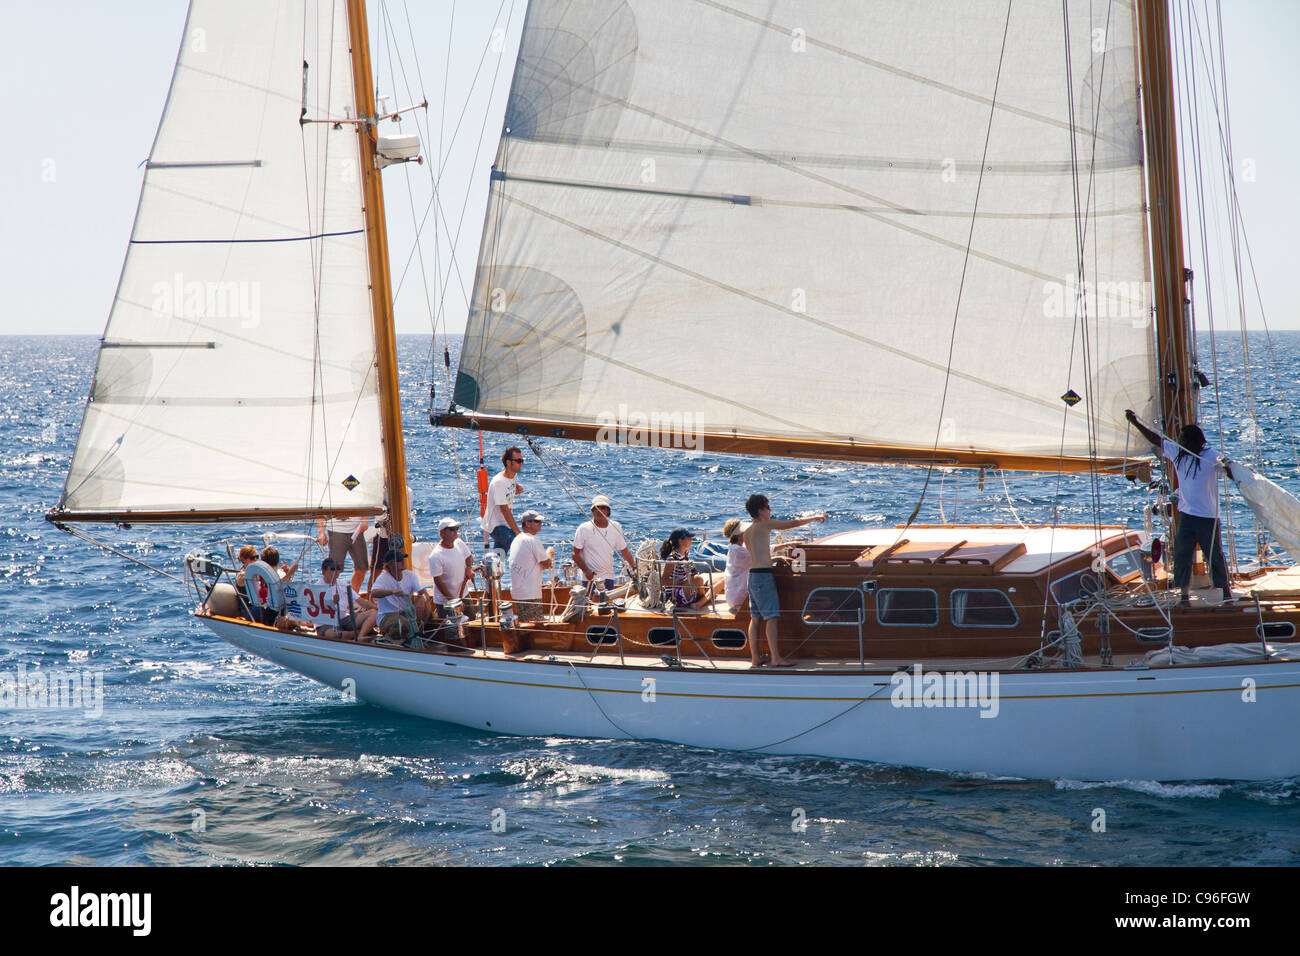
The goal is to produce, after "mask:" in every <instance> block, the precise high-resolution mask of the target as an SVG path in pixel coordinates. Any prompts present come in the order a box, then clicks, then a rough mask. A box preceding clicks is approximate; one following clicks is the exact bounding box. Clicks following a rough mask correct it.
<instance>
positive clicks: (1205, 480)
mask: <svg viewBox="0 0 1300 956" xmlns="http://www.w3.org/2000/svg"><path fill="white" fill-rule="evenodd" d="M1124 416H1125V417H1126V418H1127V419H1128V420H1129V422H1130V423H1131V424H1132V425H1133V427H1134V428H1136V429H1137V430H1138V431H1139V432H1141V433H1142V437H1143V438H1145V439H1146V440H1147V441H1149V442H1151V444H1153V445H1155V446H1157V447H1159V448H1160V450H1161V452H1163V453H1164V456H1165V457H1166V458H1168V459H1169V463H1170V464H1171V465H1173V468H1174V472H1175V473H1176V474H1177V475H1178V532H1177V533H1176V534H1175V535H1174V587H1176V588H1178V589H1179V591H1180V592H1181V599H1180V601H1179V605H1180V606H1181V607H1187V606H1189V605H1190V604H1191V580H1192V563H1193V559H1194V558H1195V556H1196V549H1197V548H1198V547H1199V548H1200V549H1201V554H1202V555H1203V556H1204V557H1205V563H1206V564H1207V565H1209V567H1210V579H1211V581H1212V582H1213V584H1214V586H1215V587H1216V588H1218V589H1219V590H1220V591H1222V592H1223V602H1224V603H1225V604H1232V603H1234V602H1235V601H1236V598H1235V596H1234V595H1233V593H1232V586H1231V582H1230V580H1229V577H1228V566H1227V563H1226V562H1225V561H1224V560H1223V543H1222V541H1221V540H1220V537H1219V478H1218V473H1217V472H1216V471H1215V467H1216V466H1217V464H1218V461H1219V450H1218V449H1217V448H1215V447H1214V446H1213V445H1211V444H1210V443H1209V442H1207V441H1206V440H1205V433H1204V432H1202V431H1201V430H1200V428H1198V427H1197V426H1195V425H1184V426H1183V429H1182V431H1181V432H1179V434H1178V441H1176V442H1173V441H1170V440H1169V439H1168V438H1166V437H1165V436H1164V435H1162V434H1161V433H1160V432H1158V431H1156V430H1155V429H1153V428H1149V427H1147V426H1146V425H1144V424H1143V423H1142V421H1141V419H1139V418H1138V417H1137V413H1136V412H1134V411H1133V409H1131V408H1128V409H1125V410H1124ZM1224 470H1225V471H1227V473H1228V477H1229V478H1231V477H1232V466H1231V465H1225V466H1224Z"/></svg>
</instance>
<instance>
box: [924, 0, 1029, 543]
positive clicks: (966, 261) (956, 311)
mask: <svg viewBox="0 0 1300 956" xmlns="http://www.w3.org/2000/svg"><path fill="white" fill-rule="evenodd" d="M1010 29H1011V0H1007V14H1006V19H1005V21H1004V22H1003V25H1002V48H1001V50H1000V51H999V52H998V68H997V72H996V74H995V75H994V77H993V95H992V97H991V99H990V102H989V121H988V126H987V127H986V128H985V130H984V151H983V153H982V154H981V155H980V174H979V177H978V178H977V180H976V182H975V201H974V202H973V203H972V205H971V214H970V228H969V230H968V231H967V233H966V252H965V255H964V257H963V258H962V264H961V279H960V281H959V282H958V284H957V301H956V302H955V303H954V305H953V314H952V332H951V333H950V334H949V336H948V361H947V368H946V369H945V371H944V376H943V395H942V396H941V398H940V399H939V414H938V416H937V421H936V422H935V426H934V444H933V445H932V447H931V450H930V456H931V458H930V464H929V467H928V468H926V471H925V482H924V484H922V486H921V494H920V496H919V497H918V498H917V501H916V507H914V508H913V509H912V513H911V515H909V516H908V519H907V522H906V524H904V525H903V529H902V531H900V532H899V537H900V538H901V537H902V534H903V531H906V530H907V529H908V528H909V527H911V525H912V522H914V521H915V520H916V516H917V515H918V514H920V511H921V506H922V504H924V503H925V493H926V491H927V490H928V489H929V487H930V479H931V477H932V476H933V475H934V467H935V459H937V458H938V456H939V439H940V436H941V435H942V434H943V413H944V410H945V409H946V408H947V405H948V386H949V384H950V382H951V381H952V356H953V350H954V349H955V347H956V343H957V319H958V317H959V316H960V315H961V297H962V292H963V291H964V290H965V288H966V271H967V268H968V267H969V266H970V257H971V247H972V245H973V244H974V241H975V223H976V222H977V221H978V218H979V206H980V193H981V191H982V190H983V187H984V170H985V166H986V164H987V163H988V156H989V141H990V140H991V139H992V138H993V119H994V117H995V116H996V115H997V103H998V87H999V86H1000V85H1001V82H1002V64H1003V62H1004V60H1005V59H1006V54H1007V35H1008V33H1009V32H1010Z"/></svg>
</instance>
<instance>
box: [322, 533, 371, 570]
mask: <svg viewBox="0 0 1300 956" xmlns="http://www.w3.org/2000/svg"><path fill="white" fill-rule="evenodd" d="M329 544H330V557H331V558H332V559H333V560H334V561H335V563H337V564H338V566H339V567H340V568H341V567H343V564H344V560H343V559H344V556H345V555H349V554H350V555H352V567H353V568H354V569H355V570H357V571H369V570H370V559H369V558H368V557H367V556H366V536H365V535H364V534H358V535H357V536H356V539H355V540H353V538H352V535H350V534H348V533H347V532H346V531H331V532H329Z"/></svg>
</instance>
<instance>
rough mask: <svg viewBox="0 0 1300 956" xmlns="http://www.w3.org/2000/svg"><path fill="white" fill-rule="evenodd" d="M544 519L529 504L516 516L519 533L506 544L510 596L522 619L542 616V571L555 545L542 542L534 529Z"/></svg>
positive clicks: (547, 564)
mask: <svg viewBox="0 0 1300 956" xmlns="http://www.w3.org/2000/svg"><path fill="white" fill-rule="evenodd" d="M543 520H544V519H543V518H542V516H541V515H540V514H538V513H537V512H536V511H533V510H532V509H531V508H530V509H529V510H528V511H525V512H524V513H523V514H521V515H520V516H519V527H520V528H521V529H522V530H521V532H520V534H519V536H518V537H517V538H515V540H514V541H513V542H512V543H511V545H510V600H511V601H513V602H514V606H515V615H516V616H517V617H518V618H519V620H520V622H522V623H529V622H532V621H540V620H542V619H543V618H544V617H545V616H546V614H545V609H544V607H543V605H542V572H543V571H545V570H549V569H550V567H551V564H552V563H553V562H554V560H555V549H554V548H547V547H543V546H542V542H541V541H539V540H538V539H537V533H538V532H539V531H541V530H542V521H543Z"/></svg>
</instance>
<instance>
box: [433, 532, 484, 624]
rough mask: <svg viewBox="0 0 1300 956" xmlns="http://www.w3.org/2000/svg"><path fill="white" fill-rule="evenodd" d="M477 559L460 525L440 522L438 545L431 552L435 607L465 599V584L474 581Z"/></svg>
mask: <svg viewBox="0 0 1300 956" xmlns="http://www.w3.org/2000/svg"><path fill="white" fill-rule="evenodd" d="M473 572H474V556H473V555H472V554H470V550H469V545H467V544H466V543H465V542H464V541H462V540H461V538H460V522H459V521H457V520H456V519H455V518H443V519H442V520H441V521H439V522H438V543H437V544H436V545H434V547H433V550H432V551H430V552H429V574H431V575H432V576H433V603H434V604H437V605H444V604H446V603H447V602H448V601H456V600H459V599H460V598H462V597H464V595H465V584H466V582H468V581H470V580H471V579H472V578H473Z"/></svg>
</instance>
